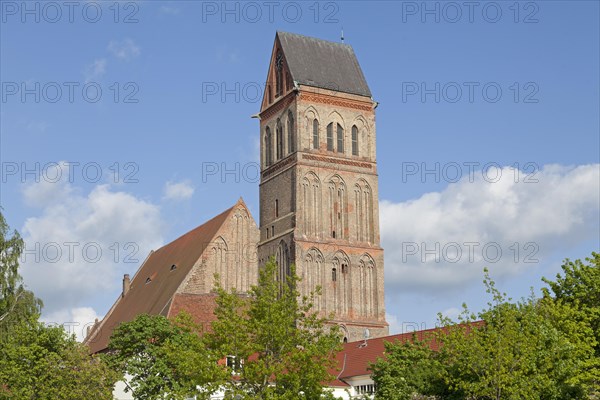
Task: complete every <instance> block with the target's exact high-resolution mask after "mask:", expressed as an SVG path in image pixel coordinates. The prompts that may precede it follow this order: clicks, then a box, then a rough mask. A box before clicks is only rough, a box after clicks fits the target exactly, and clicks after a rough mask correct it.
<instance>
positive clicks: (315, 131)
mask: <svg viewBox="0 0 600 400" xmlns="http://www.w3.org/2000/svg"><path fill="white" fill-rule="evenodd" d="M313 149H317V150H318V149H319V121H317V119H316V118H315V119H313Z"/></svg>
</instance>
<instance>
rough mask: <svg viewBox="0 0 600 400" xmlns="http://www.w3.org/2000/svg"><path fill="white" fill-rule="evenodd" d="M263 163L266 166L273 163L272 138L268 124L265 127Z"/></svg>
mask: <svg viewBox="0 0 600 400" xmlns="http://www.w3.org/2000/svg"><path fill="white" fill-rule="evenodd" d="M265 163H266V166H267V167H268V166H269V165H271V164H272V163H273V139H272V138H271V129H270V128H269V127H268V126H267V128H266V129H265Z"/></svg>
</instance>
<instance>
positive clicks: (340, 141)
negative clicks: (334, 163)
mask: <svg viewBox="0 0 600 400" xmlns="http://www.w3.org/2000/svg"><path fill="white" fill-rule="evenodd" d="M337 151H338V153H343V152H344V128H342V126H341V125H340V124H337Z"/></svg>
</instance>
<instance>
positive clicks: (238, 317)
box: [207, 260, 341, 400]
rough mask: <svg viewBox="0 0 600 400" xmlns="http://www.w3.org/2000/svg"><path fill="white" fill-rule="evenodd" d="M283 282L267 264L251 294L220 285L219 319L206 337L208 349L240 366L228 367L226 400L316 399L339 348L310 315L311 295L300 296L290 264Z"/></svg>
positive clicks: (330, 331) (335, 337) (336, 338)
mask: <svg viewBox="0 0 600 400" xmlns="http://www.w3.org/2000/svg"><path fill="white" fill-rule="evenodd" d="M291 270H292V273H291V276H290V277H288V279H287V281H284V282H281V281H280V280H279V279H277V265H276V264H275V262H274V261H273V260H270V261H269V262H268V263H267V264H266V266H265V267H264V268H262V269H261V271H260V274H259V280H258V285H257V286H255V287H252V289H251V291H250V295H249V296H241V295H240V294H238V293H236V292H235V291H231V292H227V291H225V290H224V289H223V288H222V287H221V286H220V285H219V284H218V283H217V288H216V291H217V293H218V298H217V309H216V311H215V314H216V316H217V318H218V319H217V321H215V322H214V323H213V324H212V329H213V332H212V333H210V334H208V335H207V339H208V342H209V343H210V346H211V348H214V349H215V350H217V351H218V352H219V353H220V354H222V355H224V356H225V355H228V356H232V357H234V358H235V360H243V364H242V365H241V368H237V369H228V379H227V381H226V382H225V384H224V388H225V389H226V398H228V399H232V398H236V397H235V396H241V397H238V398H242V399H274V400H275V399H290V400H292V399H293V400H296V399H320V398H323V396H326V395H327V392H326V391H325V390H324V389H323V384H324V382H326V381H328V380H331V379H333V377H332V376H331V375H330V374H329V372H328V371H329V369H330V368H332V367H333V366H334V365H335V364H334V357H333V355H334V354H335V353H336V352H337V351H339V349H340V348H341V341H340V338H341V337H340V333H339V330H338V329H337V328H336V327H326V326H325V320H324V319H323V318H320V317H319V316H318V315H317V314H316V313H314V312H312V311H311V309H312V304H313V300H314V296H316V295H318V293H317V294H315V293H313V294H311V295H310V296H308V297H304V298H300V295H299V293H298V292H297V290H296V289H295V288H296V283H297V282H298V277H297V276H296V275H295V269H294V267H293V266H292V268H291Z"/></svg>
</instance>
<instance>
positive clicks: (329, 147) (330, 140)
mask: <svg viewBox="0 0 600 400" xmlns="http://www.w3.org/2000/svg"><path fill="white" fill-rule="evenodd" d="M327 150H328V151H333V122H332V123H330V124H329V125H327Z"/></svg>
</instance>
